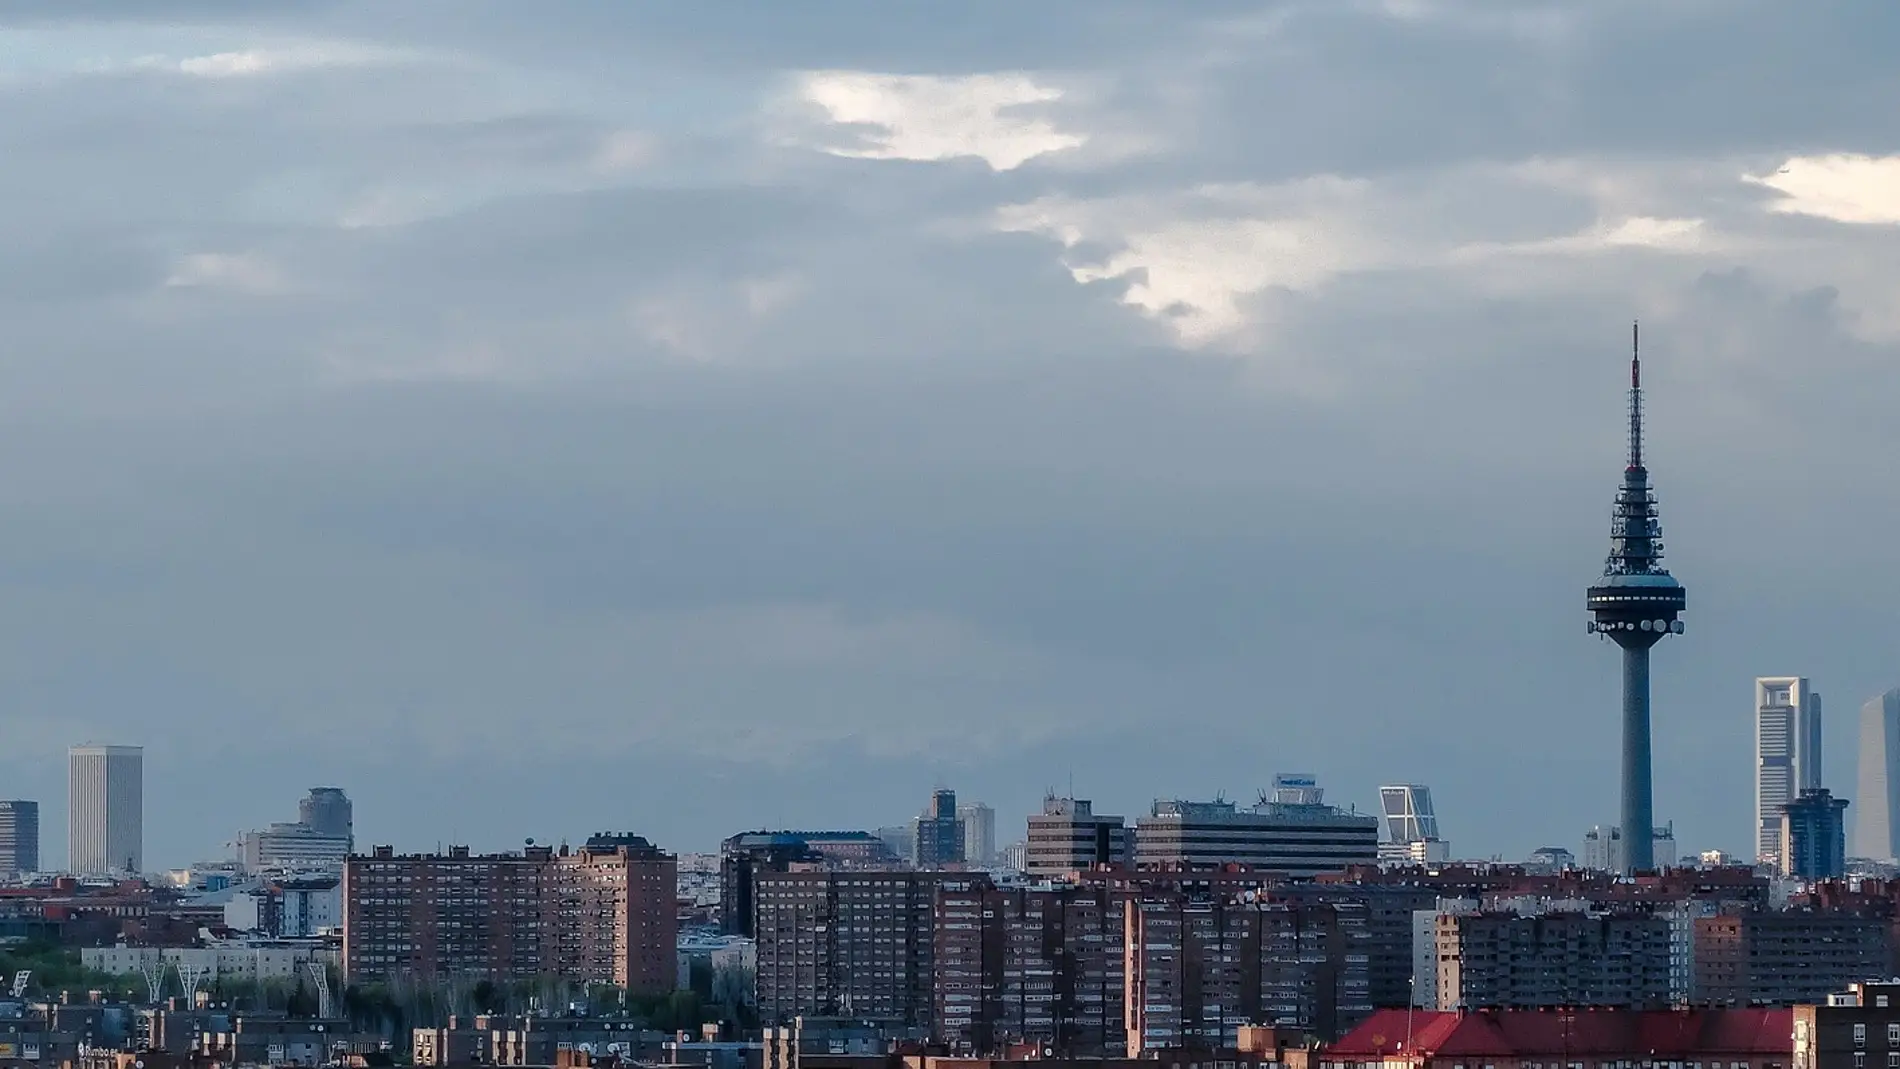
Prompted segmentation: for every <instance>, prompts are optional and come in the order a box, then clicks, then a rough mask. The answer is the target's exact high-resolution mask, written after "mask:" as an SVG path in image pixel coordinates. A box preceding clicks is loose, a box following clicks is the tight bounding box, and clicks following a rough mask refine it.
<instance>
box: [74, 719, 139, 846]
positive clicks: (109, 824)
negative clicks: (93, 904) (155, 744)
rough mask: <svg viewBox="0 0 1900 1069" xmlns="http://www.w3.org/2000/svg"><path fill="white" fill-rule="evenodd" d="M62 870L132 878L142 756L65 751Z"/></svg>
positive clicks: (118, 750)
mask: <svg viewBox="0 0 1900 1069" xmlns="http://www.w3.org/2000/svg"><path fill="white" fill-rule="evenodd" d="M66 806H67V808H66V867H67V869H69V870H71V871H72V872H73V873H75V874H77V875H81V876H106V875H111V874H114V873H128V874H130V873H137V872H140V871H141V870H142V869H143V867H144V864H145V813H144V809H145V751H144V749H143V748H141V747H138V746H75V747H73V748H72V749H71V750H69V751H67V776H66Z"/></svg>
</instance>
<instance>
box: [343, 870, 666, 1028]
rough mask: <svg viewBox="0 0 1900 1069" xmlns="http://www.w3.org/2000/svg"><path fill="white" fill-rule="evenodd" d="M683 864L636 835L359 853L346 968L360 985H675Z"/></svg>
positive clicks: (347, 905)
mask: <svg viewBox="0 0 1900 1069" xmlns="http://www.w3.org/2000/svg"><path fill="white" fill-rule="evenodd" d="M676 880H677V870H676V861H675V859H674V857H673V856H672V855H671V854H667V853H663V852H662V851H660V850H658V849H657V848H655V847H654V846H653V845H652V844H651V843H649V842H647V841H646V840H645V839H643V838H641V837H639V836H635V835H596V836H594V837H592V838H590V839H589V840H588V841H587V842H586V844H585V845H583V846H582V847H581V848H580V849H579V850H572V851H570V850H568V849H566V848H565V847H563V848H562V849H561V850H560V851H558V852H557V851H555V850H553V849H552V848H549V847H545V846H542V847H536V846H530V847H528V848H527V849H525V850H523V851H522V852H521V853H518V854H472V853H470V852H469V850H468V848H467V847H451V848H449V850H448V852H447V853H443V854H409V855H397V854H396V853H395V852H394V851H393V850H391V849H390V848H389V847H378V848H376V850H375V851H374V852H373V853H371V854H369V855H368V856H358V857H352V858H351V859H350V860H349V863H348V864H347V865H346V866H345V868H344V877H343V900H344V917H343V966H344V971H345V974H346V976H347V977H348V978H349V979H350V981H351V982H353V983H362V982H374V981H380V980H387V979H389V978H391V977H393V976H396V975H399V974H402V975H411V976H418V977H470V978H485V979H530V978H535V977H541V976H558V977H561V978H563V979H567V980H570V981H573V982H577V983H585V982H599V983H610V984H616V985H619V986H621V987H624V988H626V989H627V990H628V991H629V992H630V993H634V994H661V993H665V992H668V991H671V990H673V988H674V985H675V983H676V979H677V977H676V976H675V970H676V963H677V957H676V943H677V941H678V921H677V918H676V914H675V898H674V896H675V883H676Z"/></svg>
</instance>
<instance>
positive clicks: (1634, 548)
mask: <svg viewBox="0 0 1900 1069" xmlns="http://www.w3.org/2000/svg"><path fill="white" fill-rule="evenodd" d="M1662 555H1663V544H1662V521H1661V520H1660V519H1658V518H1657V514H1656V495H1655V493H1654V492H1653V491H1651V490H1650V488H1649V469H1648V468H1645V467H1644V466H1643V362H1642V357H1641V355H1640V349H1639V346H1638V335H1637V327H1636V326H1635V325H1634V324H1632V325H1631V326H1630V445H1629V464H1628V465H1627V466H1626V467H1624V469H1623V486H1622V488H1621V489H1619V490H1618V491H1617V492H1616V505H1615V507H1614V508H1613V509H1612V511H1611V519H1610V556H1609V559H1608V560H1606V561H1604V563H1603V578H1602V579H1599V580H1597V582H1596V585H1594V586H1592V587H1591V588H1590V591H1589V595H1588V597H1589V607H1590V615H1591V619H1590V624H1589V630H1590V631H1591V632H1593V633H1595V634H1598V635H1603V636H1606V637H1608V638H1609V639H1610V641H1612V642H1614V643H1616V644H1617V645H1618V646H1621V647H1623V813H1622V831H1623V851H1624V858H1625V861H1624V867H1625V870H1626V871H1638V870H1646V869H1651V868H1654V867H1655V863H1656V862H1655V855H1654V845H1655V843H1654V835H1655V828H1656V816H1655V810H1654V809H1653V807H1652V805H1651V794H1650V758H1649V648H1650V647H1651V646H1654V645H1655V644H1656V643H1658V642H1660V641H1662V637H1663V636H1664V635H1669V634H1676V635H1680V634H1682V621H1681V620H1679V619H1677V618H1676V617H1677V615H1678V614H1679V613H1681V612H1682V610H1683V607H1684V605H1685V593H1684V591H1683V588H1682V584H1681V583H1678V582H1677V581H1676V579H1675V577H1674V576H1672V575H1670V574H1669V570H1668V569H1667V568H1664V567H1663V566H1662Z"/></svg>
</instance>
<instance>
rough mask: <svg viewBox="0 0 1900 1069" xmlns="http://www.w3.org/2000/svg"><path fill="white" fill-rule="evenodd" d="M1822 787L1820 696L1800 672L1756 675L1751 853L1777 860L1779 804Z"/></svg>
mask: <svg viewBox="0 0 1900 1069" xmlns="http://www.w3.org/2000/svg"><path fill="white" fill-rule="evenodd" d="M1820 786H1821V696H1820V695H1819V694H1817V693H1815V691H1814V688H1813V687H1812V686H1811V685H1809V683H1808V680H1807V677H1805V676H1763V677H1761V678H1759V679H1757V680H1755V857H1756V860H1757V861H1761V862H1766V863H1770V864H1773V863H1778V862H1779V861H1780V860H1781V807H1782V806H1784V805H1787V804H1788V803H1789V802H1792V801H1794V799H1795V796H1796V795H1798V794H1799V793H1801V792H1802V791H1804V790H1818V789H1819V788H1820Z"/></svg>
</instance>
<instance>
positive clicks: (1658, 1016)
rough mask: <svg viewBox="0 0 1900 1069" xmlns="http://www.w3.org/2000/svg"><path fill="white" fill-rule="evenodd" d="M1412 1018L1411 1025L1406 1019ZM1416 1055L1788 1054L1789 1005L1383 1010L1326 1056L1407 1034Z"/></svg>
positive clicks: (1349, 1053)
mask: <svg viewBox="0 0 1900 1069" xmlns="http://www.w3.org/2000/svg"><path fill="white" fill-rule="evenodd" d="M1408 1016H1409V1018H1410V1021H1409V1025H1408V1021H1407V1018H1408ZM1408 1029H1409V1034H1410V1035H1411V1037H1412V1042H1411V1045H1410V1046H1411V1050H1412V1051H1413V1052H1414V1053H1416V1054H1419V1055H1422V1056H1426V1057H1430V1056H1432V1055H1449V1056H1460V1055H1462V1056H1466V1057H1481V1056H1490V1057H1497V1058H1508V1057H1526V1056H1531V1055H1540V1054H1541V1055H1561V1054H1564V1053H1566V1052H1567V1053H1570V1054H1575V1055H1580V1056H1585V1057H1591V1058H1598V1057H1609V1056H1614V1055H1631V1056H1648V1055H1650V1054H1656V1055H1684V1056H1687V1055H1697V1054H1701V1055H1707V1054H1724V1055H1728V1054H1733V1055H1737V1056H1743V1057H1746V1056H1751V1055H1773V1054H1782V1053H1786V1052H1787V1051H1789V1050H1790V1049H1791V1048H1792V1045H1793V1042H1794V1011H1792V1010H1789V1009H1704V1010H1646V1011H1637V1010H1619V1009H1578V1010H1478V1011H1473V1012H1468V1013H1442V1012H1437V1011H1428V1010H1416V1011H1410V1012H1409V1013H1408V1011H1406V1010H1402V1009H1398V1010H1391V1009H1388V1010H1380V1011H1378V1012H1377V1013H1374V1014H1373V1015H1372V1017H1370V1018H1368V1019H1367V1020H1366V1022H1365V1023H1364V1024H1361V1025H1360V1026H1359V1027H1357V1028H1355V1029H1353V1030H1352V1031H1351V1032H1350V1033H1348V1034H1347V1035H1346V1036H1345V1037H1344V1038H1342V1039H1341V1040H1340V1041H1339V1042H1338V1043H1335V1044H1333V1045H1332V1046H1330V1047H1328V1048H1327V1052H1326V1053H1327V1055H1328V1056H1331V1057H1338V1058H1344V1059H1361V1060H1372V1059H1376V1058H1381V1057H1383V1056H1385V1055H1388V1054H1394V1053H1398V1052H1400V1051H1402V1050H1403V1049H1404V1048H1405V1046H1406V1043H1405V1038H1406V1035H1407V1034H1408Z"/></svg>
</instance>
